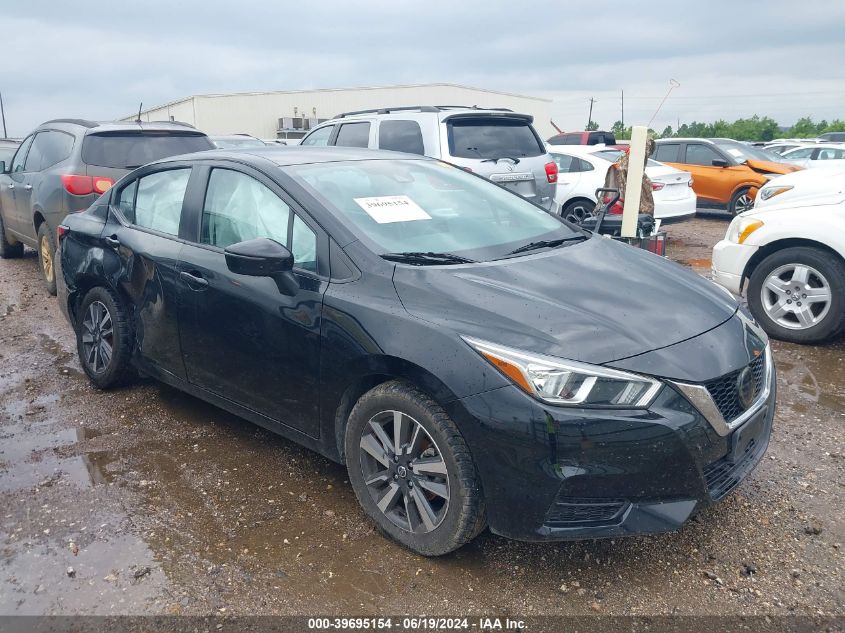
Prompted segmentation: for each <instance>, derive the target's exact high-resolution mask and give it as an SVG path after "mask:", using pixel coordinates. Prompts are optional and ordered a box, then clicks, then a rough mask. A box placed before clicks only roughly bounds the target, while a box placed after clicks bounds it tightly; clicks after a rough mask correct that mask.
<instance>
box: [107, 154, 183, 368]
mask: <svg viewBox="0 0 845 633" xmlns="http://www.w3.org/2000/svg"><path fill="white" fill-rule="evenodd" d="M195 183H196V177H195V175H194V174H193V170H192V168H191V166H190V165H187V164H184V163H166V164H164V165H156V166H154V167H151V168H148V169H146V170H143V171H142V172H141V173H140V175H139V177H138V178H135V179H133V180H132V181H130V182H128V183H126V184H125V185H121V188H120V189H119V190H117V191H115V192H114V193H113V194H112V205H111V208H110V212H109V218H108V220H107V222H106V226H105V228H104V229H103V240H104V242H105V243H106V244H107V245H108V247H109V248H111V249H113V250H114V252H115V253H116V254H117V261H119V262H120V264H119V265H120V269H119V270H114V271H104V272H105V273H106V274H107V275H109V276H110V277H112V278H115V279H116V280H117V283H118V285H119V286H120V287H121V289H122V290H123V291H124V292H125V293H126V295H127V296H128V297H129V298H130V300H131V302H132V304H133V305H134V306H135V310H136V313H135V337H136V346H137V348H138V350H139V351H140V354H141V361H142V363H143V365H144V367H145V369H146V370H147V371H149V372H150V373H152V374H153V375H159V376H160V377H163V378H165V379H167V378H168V377H170V378H177V379H180V380H185V368H184V364H183V361H182V352H181V349H180V346H179V327H178V322H177V315H178V311H177V301H178V299H179V291H180V289H181V284H180V280H179V275H178V270H177V267H178V263H179V254H180V252H181V250H182V248H183V240H182V239H181V237H180V235H183V234H184V233H185V231H186V229H185V227H184V224H185V216H184V215H183V212H182V210H183V207H184V204H185V199H186V197H187V196H188V195H189V193H190V191H191V190H192V189H194V188H195V187H196V185H195Z"/></svg>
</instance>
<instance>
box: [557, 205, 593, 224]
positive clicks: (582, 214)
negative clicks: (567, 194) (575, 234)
mask: <svg viewBox="0 0 845 633" xmlns="http://www.w3.org/2000/svg"><path fill="white" fill-rule="evenodd" d="M595 208H596V204H595V202H590V201H589V200H572V201H571V202H567V203H566V204H565V205H564V206H563V210H561V212H560V215H561V217H563V219H564V220H569V221H570V222H573V223H574V224H580V223H581V221H582V220H585V219H586V218H590V217H592V216H593V211H594V210H595Z"/></svg>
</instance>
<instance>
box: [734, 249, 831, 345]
mask: <svg viewBox="0 0 845 633" xmlns="http://www.w3.org/2000/svg"><path fill="white" fill-rule="evenodd" d="M748 305H749V306H750V308H751V312H752V313H753V314H754V316H755V318H756V319H757V320H758V321H759V322H760V324H761V325H762V326H763V329H765V330H766V331H767V332H768V333H769V334H770V335H771V336H773V337H774V338H778V339H781V340H784V341H790V342H792V343H819V342H821V341H824V340H827V339H830V338H834V337H836V336H838V335H840V334H842V333H843V332H845V263H843V262H842V260H840V259H838V258H837V257H836V256H835V255H832V254H830V253H828V252H825V251H822V250H819V249H817V248H812V247H807V246H798V247H793V248H785V249H783V250H782V251H778V252H776V253H773V254H771V255H769V256H768V257H766V259H764V260H763V261H762V262H760V263H759V264H758V265H757V267H756V268H755V269H754V272H753V273H752V274H751V279H750V280H749V282H748Z"/></svg>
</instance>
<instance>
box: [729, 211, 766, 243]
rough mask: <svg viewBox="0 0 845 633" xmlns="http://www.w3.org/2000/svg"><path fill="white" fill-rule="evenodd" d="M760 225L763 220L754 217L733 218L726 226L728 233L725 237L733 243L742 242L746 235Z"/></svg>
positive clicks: (746, 237)
mask: <svg viewBox="0 0 845 633" xmlns="http://www.w3.org/2000/svg"><path fill="white" fill-rule="evenodd" d="M761 226H763V221H762V220H758V219H756V218H743V217H738V218H734V220H733V222H731V225H730V226H729V227H728V233H727V235H726V236H725V238H726V239H727V240H728V241H729V242H734V243H735V244H744V243H745V240H747V239H748V236H749V235H751V234H752V233H753V232H754V231H756V230H757V229H759V228H760V227H761Z"/></svg>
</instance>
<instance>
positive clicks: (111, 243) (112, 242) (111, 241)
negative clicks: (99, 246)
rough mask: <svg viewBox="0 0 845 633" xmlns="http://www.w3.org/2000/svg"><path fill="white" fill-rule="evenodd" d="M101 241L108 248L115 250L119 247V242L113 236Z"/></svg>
mask: <svg viewBox="0 0 845 633" xmlns="http://www.w3.org/2000/svg"><path fill="white" fill-rule="evenodd" d="M103 241H104V242H105V243H106V244H108V245H109V246H111V247H112V248H117V247H118V246H120V240H119V239H117V238H116V237H115V236H114V235H111V236H109V237H104V238H103Z"/></svg>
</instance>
